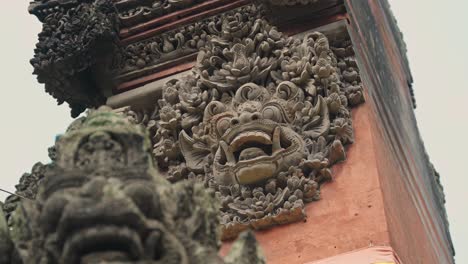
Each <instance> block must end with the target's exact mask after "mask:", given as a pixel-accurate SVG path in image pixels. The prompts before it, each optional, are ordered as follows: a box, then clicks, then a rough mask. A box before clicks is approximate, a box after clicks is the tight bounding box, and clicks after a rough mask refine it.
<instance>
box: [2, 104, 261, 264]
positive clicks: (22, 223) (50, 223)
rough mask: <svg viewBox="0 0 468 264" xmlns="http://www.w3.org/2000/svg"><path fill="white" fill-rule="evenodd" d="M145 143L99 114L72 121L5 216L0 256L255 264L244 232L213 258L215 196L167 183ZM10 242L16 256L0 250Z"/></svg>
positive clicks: (137, 132) (257, 259)
mask: <svg viewBox="0 0 468 264" xmlns="http://www.w3.org/2000/svg"><path fill="white" fill-rule="evenodd" d="M149 146H150V145H149V141H148V139H147V137H146V134H145V133H144V130H143V129H142V128H141V127H137V126H135V125H132V124H130V123H129V122H128V121H127V120H126V119H125V118H124V117H122V116H119V115H117V114H115V113H112V112H110V111H109V110H107V109H102V110H98V111H95V112H92V113H91V114H90V115H89V116H88V117H87V118H85V119H84V120H78V121H77V122H75V124H73V125H72V126H71V127H70V129H69V131H68V132H67V133H66V134H65V135H63V136H61V137H60V139H59V140H58V142H57V144H56V149H57V159H56V161H54V163H53V164H51V165H50V166H49V167H48V169H47V170H48V171H47V172H46V175H45V177H44V179H43V181H42V182H41V185H40V188H39V191H38V193H37V196H36V200H35V201H34V202H33V201H30V202H28V201H23V202H22V203H20V205H19V206H18V207H17V209H16V210H15V211H14V212H13V213H12V214H11V217H10V230H11V238H9V237H8V231H7V232H6V233H5V232H4V230H3V226H0V228H1V229H0V243H2V244H0V253H2V254H5V256H7V257H8V256H14V259H12V260H11V262H10V261H9V262H8V263H15V264H16V263H18V264H19V263H47V264H54V263H57V264H58V263H70V264H74V263H76V264H79V263H82V264H86V263H89V264H91V263H104V262H105V263H154V264H159V263H169V264H171V263H172V264H180V263H182V264H188V263H195V264H196V263H200V264H201V263H213V264H217V263H219V264H222V263H232V264H234V263H242V262H241V261H248V262H246V263H258V264H261V263H264V260H263V258H262V256H261V254H260V251H258V248H256V247H257V246H256V242H255V239H254V238H253V237H252V235H249V234H246V235H244V236H243V238H242V239H241V240H239V241H238V243H240V245H239V246H238V247H237V248H236V249H235V250H234V251H232V252H231V255H230V256H229V261H226V262H225V261H224V260H223V259H222V258H220V257H219V256H218V255H217V252H218V249H219V243H218V225H219V221H218V217H217V216H218V213H219V212H218V210H217V201H216V200H215V198H214V196H213V195H212V193H211V194H210V192H207V190H206V189H205V188H204V187H203V186H202V185H200V184H197V183H195V182H194V181H186V182H181V183H177V184H170V183H169V182H167V181H166V180H165V179H164V178H162V177H161V176H160V175H158V174H157V173H156V171H155V170H154V167H153V165H152V158H151V154H150V152H149ZM0 217H3V214H0ZM0 220H3V218H2V219H0ZM0 224H1V222H0ZM5 235H7V237H5ZM4 241H6V242H4ZM10 241H12V242H13V243H12V244H13V245H14V249H15V251H16V253H15V254H12V253H11V252H4V251H3V250H9V249H11V247H10V246H9V244H6V243H9V242H10ZM3 243H4V244H5V245H8V247H4V246H3ZM252 247H253V248H254V250H253V251H252ZM246 250H248V251H246Z"/></svg>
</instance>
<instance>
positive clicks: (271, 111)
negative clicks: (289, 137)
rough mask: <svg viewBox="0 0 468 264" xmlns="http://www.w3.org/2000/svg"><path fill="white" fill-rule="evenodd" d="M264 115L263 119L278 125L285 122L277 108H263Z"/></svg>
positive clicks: (272, 106) (271, 106)
mask: <svg viewBox="0 0 468 264" xmlns="http://www.w3.org/2000/svg"><path fill="white" fill-rule="evenodd" d="M262 114H263V118H265V119H269V120H272V121H275V122H278V123H281V122H283V115H282V113H281V110H280V109H279V108H278V107H277V106H274V105H270V106H267V107H265V108H263V111H262Z"/></svg>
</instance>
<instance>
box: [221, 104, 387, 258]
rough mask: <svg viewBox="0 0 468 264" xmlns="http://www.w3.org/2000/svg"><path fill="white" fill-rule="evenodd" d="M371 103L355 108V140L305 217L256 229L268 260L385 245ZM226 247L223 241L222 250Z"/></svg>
mask: <svg viewBox="0 0 468 264" xmlns="http://www.w3.org/2000/svg"><path fill="white" fill-rule="evenodd" d="M369 105H370V104H364V105H361V106H359V107H358V108H356V109H354V110H353V126H354V130H355V143H354V144H352V145H350V146H349V147H348V149H347V156H348V158H347V160H346V161H345V162H343V163H340V164H337V165H335V166H334V167H333V175H334V176H333V177H334V180H333V182H330V183H326V184H324V185H323V186H322V200H320V201H318V202H313V203H310V204H308V205H307V206H306V213H307V221H306V222H300V223H293V224H289V225H284V226H278V227H275V228H272V229H269V230H266V231H259V232H256V237H257V239H258V241H259V242H260V245H261V247H262V249H263V252H264V254H265V255H266V258H267V263H272V264H276V263H277V264H285V263H288V264H295V263H307V262H312V261H315V260H320V259H324V258H327V257H331V256H335V255H338V254H342V253H345V252H349V251H353V250H356V249H360V248H365V247H369V246H372V245H389V243H390V236H389V233H388V227H387V221H386V216H385V210H384V202H383V195H382V190H381V187H380V181H379V175H378V174H379V171H378V167H377V166H378V165H377V164H378V161H377V160H376V155H375V149H376V148H379V146H376V145H375V144H374V140H373V133H372V126H371V122H372V118H371V117H372V115H371V114H370V113H371V110H370V106H369ZM229 248H230V243H225V244H224V245H223V247H222V249H221V254H222V255H224V254H226V252H227V251H228V249H229Z"/></svg>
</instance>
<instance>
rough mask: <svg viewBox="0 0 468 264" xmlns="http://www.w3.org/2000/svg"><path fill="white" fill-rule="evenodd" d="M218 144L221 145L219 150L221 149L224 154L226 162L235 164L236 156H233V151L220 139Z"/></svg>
mask: <svg viewBox="0 0 468 264" xmlns="http://www.w3.org/2000/svg"><path fill="white" fill-rule="evenodd" d="M219 146H220V147H221V151H223V152H224V155H225V156H226V161H227V163H230V164H235V163H236V158H235V157H234V153H232V151H231V149H230V148H229V146H228V145H227V143H226V142H224V141H221V142H219Z"/></svg>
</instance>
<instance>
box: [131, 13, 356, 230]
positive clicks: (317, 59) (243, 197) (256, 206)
mask: <svg viewBox="0 0 468 264" xmlns="http://www.w3.org/2000/svg"><path fill="white" fill-rule="evenodd" d="M246 23H250V22H244V21H243V20H242V19H239V18H238V17H237V16H232V17H229V18H228V19H224V20H223V24H222V34H221V35H219V36H213V37H211V38H210V39H209V40H208V41H207V43H206V46H205V47H203V48H202V49H201V51H200V53H199V55H198V59H197V65H196V66H195V67H194V69H193V72H194V74H193V75H191V76H188V77H186V78H183V79H178V80H177V79H176V80H173V81H170V82H168V83H167V84H166V86H165V87H164V90H163V98H162V99H161V100H159V102H158V105H157V106H155V108H154V109H151V110H146V111H142V112H135V111H131V110H128V112H127V115H128V116H129V118H130V119H131V120H133V121H134V122H137V123H141V124H143V125H145V126H146V127H147V128H148V130H149V131H150V133H151V138H152V140H153V144H154V145H153V154H154V157H155V160H156V161H157V164H158V168H159V169H160V171H161V173H164V174H165V175H166V178H167V179H169V180H170V181H173V182H176V181H179V180H181V179H187V178H189V179H192V178H194V179H198V180H200V181H202V182H204V184H205V186H206V187H209V188H212V189H214V190H215V191H216V194H217V197H218V198H219V199H220V200H221V204H222V206H221V212H222V224H223V239H229V238H233V237H235V236H236V235H237V234H238V233H239V232H241V231H242V230H245V229H248V228H255V229H263V228H267V227H270V226H272V225H276V224H284V223H289V222H293V221H298V220H301V219H303V218H304V217H305V215H304V210H303V208H304V203H307V202H311V201H314V200H317V199H319V198H320V185H321V184H322V183H323V182H325V181H327V180H330V179H331V170H330V167H331V166H332V165H333V164H335V163H336V162H339V161H342V160H344V159H345V149H344V146H345V145H347V144H350V143H352V142H353V140H354V135H353V129H352V121H351V116H350V112H349V108H350V107H352V106H355V105H358V104H360V103H362V102H363V101H364V97H363V91H362V85H361V81H360V77H359V72H358V70H357V65H356V63H355V61H354V52H353V50H352V47H351V45H350V43H349V42H346V41H345V42H341V43H336V44H334V47H333V46H330V43H329V41H328V39H327V38H326V37H325V36H324V35H323V34H321V33H312V34H308V35H306V36H305V37H304V38H303V39H293V38H287V37H285V36H283V35H282V34H281V33H280V32H278V31H277V30H276V28H275V27H272V26H270V25H269V24H268V23H267V22H266V21H265V20H264V19H256V20H255V21H253V22H252V23H251V24H246Z"/></svg>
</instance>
